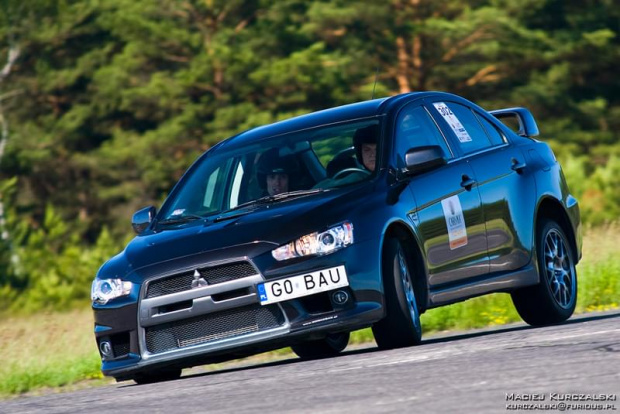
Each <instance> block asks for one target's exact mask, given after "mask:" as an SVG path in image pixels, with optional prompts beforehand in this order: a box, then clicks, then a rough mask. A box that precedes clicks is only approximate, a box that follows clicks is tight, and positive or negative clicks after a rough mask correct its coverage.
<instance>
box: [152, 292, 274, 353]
mask: <svg viewBox="0 0 620 414" xmlns="http://www.w3.org/2000/svg"><path fill="white" fill-rule="evenodd" d="M283 324H284V316H283V315H282V312H281V311H280V308H279V307H278V306H277V305H268V306H261V305H258V304H257V305H251V306H245V307H242V308H237V309H229V310H226V311H222V312H216V313H209V314H207V315H201V316H197V317H195V318H191V319H185V320H182V321H175V322H170V323H165V324H162V325H157V326H153V327H149V328H146V348H147V350H148V351H149V352H150V353H152V354H157V353H160V352H166V351H172V350H175V349H180V348H184V347H187V346H192V345H199V344H205V343H209V342H213V341H218V340H221V339H227V338H232V337H235V336H240V335H246V334H249V333H254V332H260V331H264V330H267V329H272V328H277V327H278V326H281V325H283Z"/></svg>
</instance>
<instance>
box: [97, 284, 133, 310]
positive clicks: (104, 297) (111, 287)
mask: <svg viewBox="0 0 620 414" xmlns="http://www.w3.org/2000/svg"><path fill="white" fill-rule="evenodd" d="M131 286H132V283H131V282H125V281H122V280H121V279H95V280H94V281H93V286H92V288H91V290H90V298H91V299H92V301H93V302H94V303H98V304H100V305H105V304H106V303H108V301H110V300H112V299H116V298H120V297H121V296H127V295H129V293H130V292H131Z"/></svg>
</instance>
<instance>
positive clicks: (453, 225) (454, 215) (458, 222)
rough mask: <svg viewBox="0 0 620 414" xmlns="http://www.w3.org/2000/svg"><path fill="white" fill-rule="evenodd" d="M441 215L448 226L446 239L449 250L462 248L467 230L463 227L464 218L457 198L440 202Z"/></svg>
mask: <svg viewBox="0 0 620 414" xmlns="http://www.w3.org/2000/svg"><path fill="white" fill-rule="evenodd" d="M441 207H443V215H444V217H445V218H446V226H448V239H449V240H450V250H454V249H457V248H459V247H463V246H465V245H466V244H467V228H466V227H465V217H464V216H463V209H462V208H461V201H460V200H459V196H457V195H455V196H452V197H450V198H446V199H444V200H441Z"/></svg>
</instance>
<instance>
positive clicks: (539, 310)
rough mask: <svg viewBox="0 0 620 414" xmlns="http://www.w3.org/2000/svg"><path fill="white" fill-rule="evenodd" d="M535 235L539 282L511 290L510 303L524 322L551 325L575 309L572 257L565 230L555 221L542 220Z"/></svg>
mask: <svg viewBox="0 0 620 414" xmlns="http://www.w3.org/2000/svg"><path fill="white" fill-rule="evenodd" d="M536 236H537V237H536V256H537V265H538V274H539V276H540V283H539V284H537V285H535V286H530V287H526V288H522V289H519V290H517V291H515V292H513V293H512V302H513V303H514V305H515V308H517V312H519V315H520V316H521V318H522V319H523V320H524V321H525V322H526V323H528V324H530V325H532V326H544V325H553V324H557V323H561V322H564V321H565V320H567V319H568V318H570V317H571V315H572V314H573V312H574V311H575V305H576V304H577V271H576V270H575V262H574V257H575V256H574V254H573V252H572V249H571V246H570V243H569V242H568V238H567V237H566V235H565V234H564V230H562V227H560V225H559V224H558V223H556V222H555V221H553V220H548V219H545V220H544V221H542V222H541V223H540V226H539V231H538V232H537V235H536Z"/></svg>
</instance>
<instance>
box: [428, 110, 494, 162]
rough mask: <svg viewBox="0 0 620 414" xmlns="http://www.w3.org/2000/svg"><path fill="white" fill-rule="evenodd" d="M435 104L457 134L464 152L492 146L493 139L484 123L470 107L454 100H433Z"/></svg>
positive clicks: (467, 152)
mask: <svg viewBox="0 0 620 414" xmlns="http://www.w3.org/2000/svg"><path fill="white" fill-rule="evenodd" d="M433 106H434V107H435V108H436V109H437V111H438V112H439V114H440V115H441V116H442V117H443V119H444V120H445V121H446V122H447V123H448V125H449V126H450V128H451V129H452V131H453V132H454V135H456V137H457V139H458V142H459V145H460V147H461V150H463V153H464V154H469V153H472V152H476V151H480V150H482V149H485V148H489V147H490V146H491V141H489V137H488V136H487V134H486V132H484V129H482V125H480V122H478V119H476V116H475V115H474V113H473V112H472V111H471V110H470V109H469V108H468V107H466V106H463V105H460V104H457V103H454V102H433Z"/></svg>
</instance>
